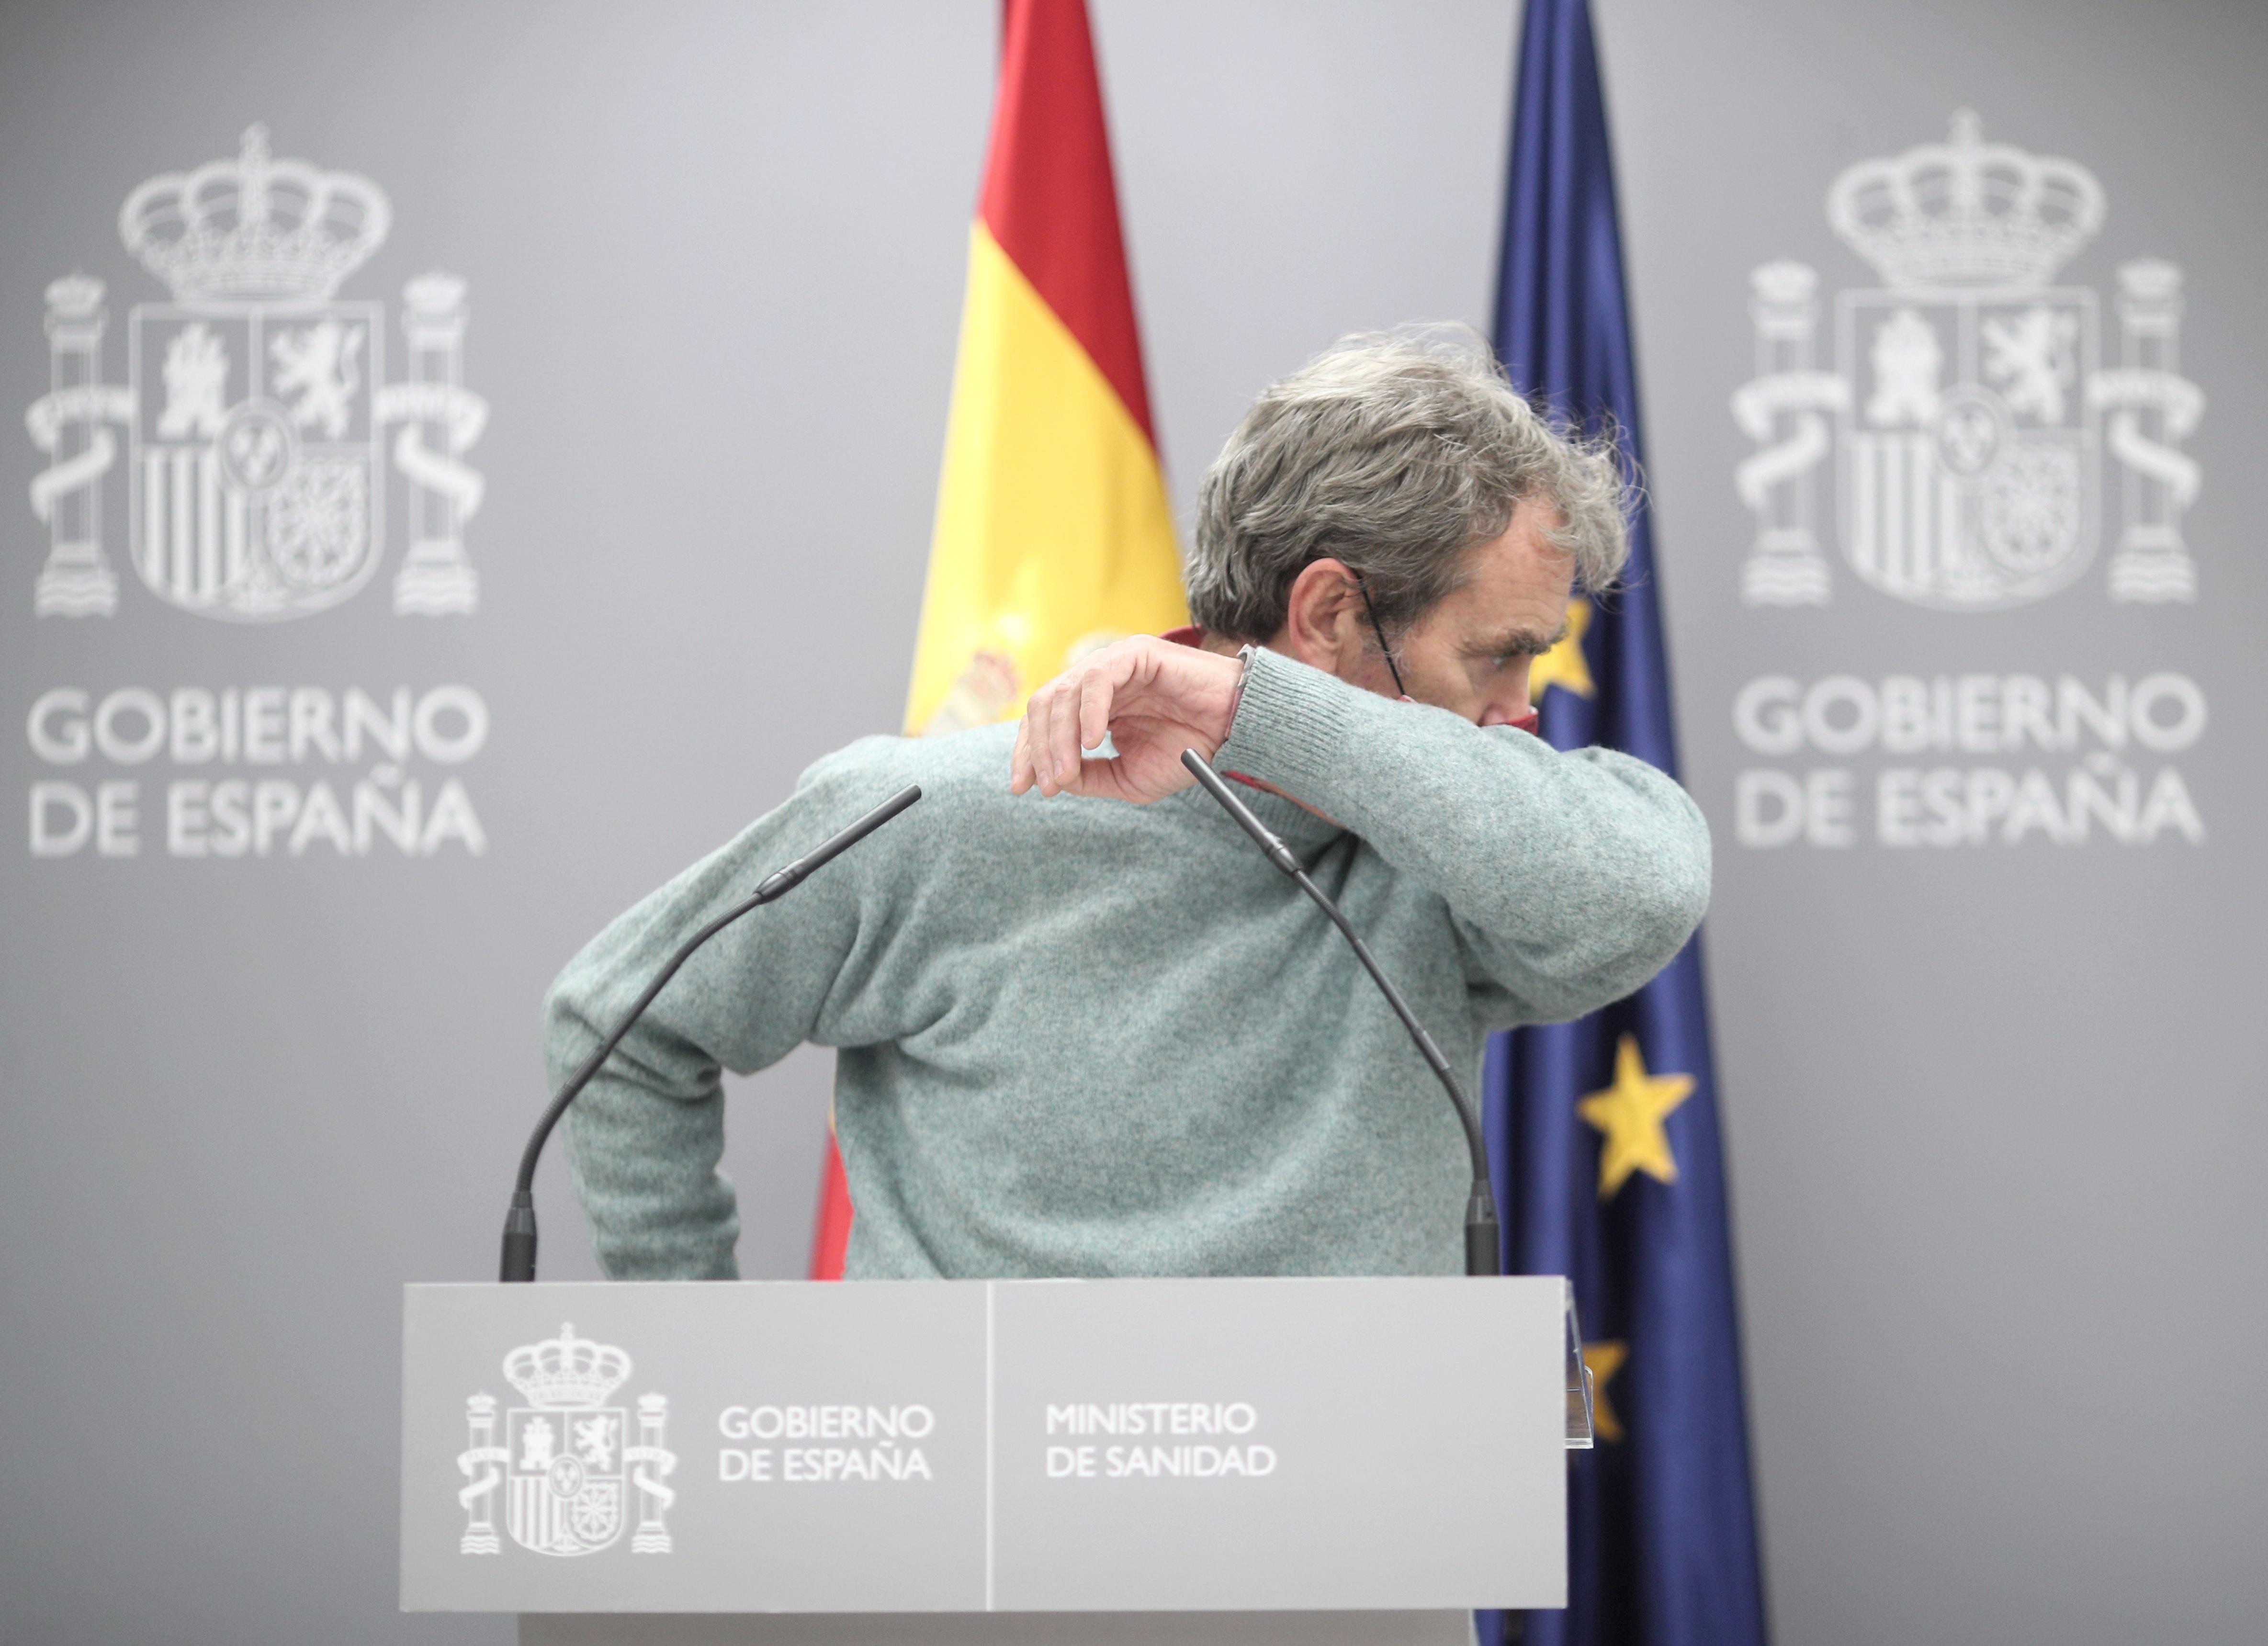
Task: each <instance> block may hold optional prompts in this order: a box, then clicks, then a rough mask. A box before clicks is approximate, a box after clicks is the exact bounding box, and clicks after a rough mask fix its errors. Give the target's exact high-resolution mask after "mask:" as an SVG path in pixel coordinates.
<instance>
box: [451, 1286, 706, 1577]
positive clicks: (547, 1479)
mask: <svg viewBox="0 0 2268 1646" xmlns="http://www.w3.org/2000/svg"><path fill="white" fill-rule="evenodd" d="M629 1377H630V1356H628V1355H627V1354H625V1353H623V1352H622V1350H621V1349H619V1348H615V1347H613V1346H612V1345H611V1344H607V1343H594V1342H593V1341H590V1340H589V1339H588V1338H581V1337H578V1336H576V1335H575V1328H574V1327H573V1326H561V1327H560V1328H559V1335H558V1336H557V1337H553V1338H546V1339H545V1340H544V1341H541V1342H540V1343H525V1344H522V1345H521V1346H520V1347H519V1348H515V1349H513V1350H512V1353H510V1354H509V1355H506V1356H504V1378H505V1380H506V1381H507V1382H509V1383H510V1384H511V1385H512V1387H514V1388H516V1389H518V1390H519V1392H520V1393H521V1395H522V1396H524V1397H525V1398H526V1400H527V1405H525V1406H519V1407H512V1408H511V1409H510V1410H508V1411H504V1412H502V1413H499V1412H498V1410H497V1400H496V1397H495V1396H494V1395H490V1394H475V1395H474V1396H473V1397H472V1398H471V1399H470V1400H468V1401H467V1402H466V1403H465V1407H466V1411H465V1416H466V1422H467V1423H468V1426H469V1428H470V1430H471V1444H470V1445H469V1446H468V1447H467V1448H466V1450H465V1451H464V1452H463V1453H462V1454H461V1455H460V1456H459V1458H458V1459H457V1467H458V1470H459V1471H460V1473H463V1474H464V1475H465V1477H466V1479H467V1481H468V1484H467V1485H466V1486H465V1487H464V1488H462V1489H460V1491H459V1492H458V1494H457V1500H458V1502H459V1503H460V1504H461V1505H462V1506H463V1508H464V1510H465V1512H466V1514H467V1516H468V1520H467V1522H466V1525H465V1530H464V1533H463V1535H462V1537H461V1538H460V1539H459V1542H458V1547H459V1548H460V1550H461V1551H462V1552H463V1553H464V1554H497V1552H498V1551H499V1550H500V1549H501V1548H502V1547H503V1545H502V1543H501V1542H500V1541H499V1539H497V1532H496V1498H497V1489H498V1488H503V1492H504V1528H505V1530H506V1531H508V1532H511V1533H512V1541H513V1542H515V1543H517V1544H519V1546H520V1547H522V1548H524V1549H530V1550H533V1551H534V1553H536V1554H563V1555H564V1554H596V1553H598V1551H600V1549H603V1548H606V1547H608V1545H610V1544H612V1543H614V1542H615V1540H616V1539H619V1538H620V1537H621V1536H622V1531H623V1528H624V1527H625V1525H628V1524H629V1519H630V1503H629V1499H630V1494H631V1493H632V1492H633V1491H635V1493H636V1494H637V1500H638V1501H637V1530H636V1531H635V1532H633V1533H632V1535H631V1539H630V1549H631V1552H632V1553H634V1554H667V1553H669V1551H670V1547H671V1539H670V1533H669V1526H668V1523H667V1519H666V1517H667V1514H668V1510H669V1506H670V1505H671V1504H672V1503H674V1502H676V1500H677V1494H676V1492H675V1491H674V1489H673V1488H671V1487H669V1486H668V1485H667V1484H666V1481H665V1477H666V1476H667V1475H669V1474H670V1473H674V1471H675V1469H676V1467H677V1457H676V1454H675V1453H674V1452H672V1451H668V1450H667V1449H666V1446H665V1445H664V1444H663V1431H664V1429H666V1425H667V1422H668V1418H669V1402H668V1400H666V1398H665V1397H664V1396H662V1395H659V1394H645V1395H641V1396H640V1397H639V1398H638V1402H637V1416H636V1422H637V1428H636V1429H635V1432H634V1431H633V1429H632V1428H631V1421H632V1419H631V1413H630V1409H629V1408H628V1407H622V1406H615V1405H610V1404H608V1401H609V1400H610V1398H611V1397H612V1396H613V1394H614V1392H615V1390H616V1389H617V1388H619V1387H620V1386H621V1385H622V1383H623V1382H624V1381H625V1380H627V1379H628V1378H629ZM499 1417H501V1418H502V1419H503V1433H502V1435H501V1436H499V1435H498V1433H497V1419H498V1418H499Z"/></svg>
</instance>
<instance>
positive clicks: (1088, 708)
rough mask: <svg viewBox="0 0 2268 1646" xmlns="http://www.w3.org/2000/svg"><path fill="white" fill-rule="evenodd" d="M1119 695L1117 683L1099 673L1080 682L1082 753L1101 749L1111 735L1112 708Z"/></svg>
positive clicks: (1080, 747) (1087, 676)
mask: <svg viewBox="0 0 2268 1646" xmlns="http://www.w3.org/2000/svg"><path fill="white" fill-rule="evenodd" d="M1117 694H1118V693H1117V682H1116V681H1115V680H1110V679H1109V678H1108V677H1107V676H1104V675H1102V674H1101V672H1095V673H1090V674H1088V675H1086V676H1085V677H1084V678H1082V679H1081V680H1080V681H1079V750H1080V752H1081V753H1085V752H1086V750H1088V749H1098V748H1101V746H1102V739H1103V738H1106V737H1108V736H1109V735H1110V706H1111V703H1112V702H1113V700H1114V699H1115V698H1116V696H1117Z"/></svg>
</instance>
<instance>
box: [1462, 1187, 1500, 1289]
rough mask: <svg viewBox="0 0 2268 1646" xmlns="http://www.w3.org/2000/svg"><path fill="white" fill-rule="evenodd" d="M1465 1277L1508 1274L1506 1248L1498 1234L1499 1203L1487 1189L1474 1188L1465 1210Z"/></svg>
mask: <svg viewBox="0 0 2268 1646" xmlns="http://www.w3.org/2000/svg"><path fill="white" fill-rule="evenodd" d="M1465 1273H1466V1274H1467V1275H1475V1276H1478V1275H1501V1274H1503V1273H1504V1245H1503V1242H1502V1240H1501V1239H1500V1238H1499V1234H1498V1231H1497V1221H1496V1202H1495V1200H1494V1197H1493V1196H1487V1195H1485V1192H1484V1188H1483V1187H1482V1186H1481V1185H1479V1184H1476V1185H1474V1187H1473V1198H1472V1201H1471V1202H1470V1203H1469V1204H1468V1205H1467V1206H1466V1208H1465Z"/></svg>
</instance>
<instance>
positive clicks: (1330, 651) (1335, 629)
mask: <svg viewBox="0 0 2268 1646" xmlns="http://www.w3.org/2000/svg"><path fill="white" fill-rule="evenodd" d="M1361 603H1362V596H1361V594H1360V593H1359V592H1358V590H1357V589H1356V587H1355V581H1354V574H1353V573H1352V572H1351V571H1349V570H1348V569H1346V565H1345V563H1344V562H1341V561H1337V560H1330V559H1324V560H1318V561H1314V562H1310V563H1309V564H1308V565H1307V566H1306V567H1304V568H1302V569H1301V570H1300V575H1299V576H1298V577H1294V578H1293V579H1292V593H1291V597H1290V599H1288V600H1287V601H1286V602H1285V613H1284V632H1283V634H1282V635H1281V636H1278V639H1277V640H1275V641H1273V642H1270V646H1269V650H1271V651H1280V652H1282V653H1284V654H1285V656H1286V657H1292V658H1298V659H1299V660H1300V662H1302V663H1304V664H1307V665H1308V666H1309V667H1311V668H1317V669H1321V670H1322V671H1323V672H1324V673H1326V674H1337V673H1338V672H1340V669H1339V665H1341V664H1342V663H1345V662H1351V661H1352V660H1353V659H1354V658H1355V657H1356V655H1357V654H1358V653H1359V650H1360V649H1361V645H1362V635H1361V632H1360V631H1361V622H1362V616H1361Z"/></svg>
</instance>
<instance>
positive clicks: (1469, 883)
mask: <svg viewBox="0 0 2268 1646" xmlns="http://www.w3.org/2000/svg"><path fill="white" fill-rule="evenodd" d="M1213 764H1214V765H1215V767H1217V768H1219V769H1220V770H1222V771H1225V772H1237V773H1241V774H1242V775H1246V776H1249V777H1255V778H1257V779H1259V780H1260V781H1262V782H1263V783H1268V784H1270V786H1272V787H1274V788H1277V789H1279V790H1282V791H1283V792H1284V793H1285V794H1287V795H1290V796H1292V797H1294V798H1296V799H1299V800H1301V801H1304V802H1306V803H1307V805H1310V806H1313V807H1314V808H1315V809H1316V810H1317V811H1320V812H1326V813H1328V814H1329V816H1330V817H1332V818H1333V819H1337V821H1338V822H1340V823H1341V824H1343V825H1344V826H1345V827H1348V828H1350V829H1351V830H1353V831H1354V832H1355V833H1356V834H1359V835H1361V836H1362V838H1363V839H1364V841H1366V842H1367V843H1368V844H1369V845H1370V846H1371V847H1372V848H1373V849H1374V850H1376V851H1377V853H1378V854H1379V856H1381V857H1383V858H1385V859H1386V860H1387V861H1388V863H1391V864H1393V865H1394V866H1395V868H1396V869H1399V870H1401V871H1403V872H1404V873H1406V874H1409V875H1410V876H1411V877H1413V878H1416V879H1417V880H1418V882H1419V883H1420V884H1421V885H1425V886H1426V887H1428V888H1429V889H1431V890H1432V892H1433V893H1435V894H1437V895H1438V896H1440V898H1441V899H1442V900H1443V901H1444V902H1446V903H1447V905H1448V906H1449V910H1450V913H1451V914H1452V915H1454V916H1455V917H1456V920H1457V922H1458V926H1459V930H1460V931H1461V932H1462V934H1463V936H1464V937H1465V940H1466V943H1467V944H1468V947H1469V949H1470V951H1471V952H1472V958H1473V959H1474V961H1475V962H1476V970H1477V971H1478V972H1479V973H1480V974H1482V975H1483V976H1484V978H1485V979H1486V980H1487V981H1491V982H1492V983H1494V984H1496V985H1497V986H1499V987H1500V988H1503V989H1505V990H1506V991H1508V992H1509V994H1510V996H1511V997H1512V999H1511V1002H1510V1008H1509V1013H1508V1015H1509V1017H1510V1018H1516V1019H1517V1020H1519V1021H1523V1022H1543V1021H1553V1020H1557V1019H1560V1018H1572V1017H1578V1016H1580V1015H1581V1014H1582V1013H1584V1012H1586V1011H1591V1010H1596V1009H1597V1008H1598V1007H1600V1006H1602V1005H1605V1004H1607V1003H1609V1002H1610V1001H1614V1000H1618V999H1620V998H1622V997H1623V996H1625V995H1627V994H1629V993H1631V991H1632V990H1633V989H1636V988H1638V986H1639V985H1641V984H1642V983H1644V982H1645V981H1646V980H1647V979H1648V978H1650V977H1652V976H1653V974H1655V973H1656V972H1658V971H1660V970H1661V968H1662V967H1663V966H1666V965H1668V962H1669V961H1670V959H1672V958H1673V957H1674V956H1675V954H1676V952H1677V951H1678V950H1679V948H1681V947H1682V946H1683V944H1684V943H1685V940H1686V939H1687V938H1688V937H1690V936H1691V935H1692V932H1693V930H1694V928H1695V927H1696V926H1697V925H1698V924H1699V923H1700V920H1701V915H1702V913H1703V911H1704V910H1705V908H1707V906H1708V901H1709V874H1710V862H1709V830H1708V825H1707V824H1706V823H1705V821H1704V820H1703V819H1702V816H1701V811H1700V808H1699V807H1698V806H1697V805H1694V804H1693V801H1692V799H1691V798H1690V797H1689V796H1688V795H1687V794H1686V793H1685V791H1684V790H1683V789H1681V788H1679V787H1678V786H1677V784H1676V783H1675V782H1673V781H1672V780H1671V779H1670V778H1669V777H1668V776H1667V775H1664V774H1663V773H1661V772H1660V771H1657V770H1656V769H1655V768H1653V767H1651V766H1648V765H1646V763H1645V762H1644V761H1637V760H1633V759H1631V758H1630V757H1629V756H1627V755H1623V754H1617V753H1613V752H1611V751H1609V750H1603V749H1586V750H1581V751H1579V752H1577V753H1572V754H1563V753H1559V752H1558V751H1557V750H1555V749H1553V748H1552V747H1551V746H1550V745H1549V744H1547V743H1545V742H1543V740H1542V739H1541V738H1535V737H1531V736H1529V735H1528V733H1527V732H1524V731H1515V730H1513V728H1511V727H1509V726H1491V727H1482V726H1476V725H1474V724H1472V723H1471V722H1469V721H1467V720H1464V719H1462V718H1460V717H1459V716H1456V715H1454V714H1452V713H1450V712H1449V711H1447V709H1431V708H1427V707H1425V706H1422V705H1418V704H1413V703H1408V702H1392V701H1390V700H1388V699H1387V698H1384V697H1381V696H1379V695H1377V694H1374V693H1370V692H1366V691H1362V690H1360V689H1359V688H1358V687H1352V686H1349V685H1347V684H1345V683H1344V681H1341V680H1337V679H1335V678H1333V677H1332V676H1330V675H1328V674H1325V673H1323V672H1322V671H1320V670H1317V669H1312V668H1309V667H1307V665H1304V664H1301V663H1298V662H1295V661H1293V660H1292V659H1290V658H1285V657H1282V656H1280V655H1278V654H1277V653H1275V652H1271V651H1266V650H1262V651H1258V652H1256V654H1255V656H1254V659H1253V665H1252V668H1251V671H1250V672H1249V673H1248V675H1247V676H1246V679H1245V683H1244V694H1243V696H1242V699H1241V702H1239V705H1238V708H1237V711H1236V719H1235V723H1234V724H1233V726H1232V727H1231V729H1230V733H1229V737H1228V740H1227V741H1226V743H1225V744H1223V745H1222V746H1221V748H1220V751H1219V754H1218V755H1217V756H1216V757H1215V759H1214V761H1213Z"/></svg>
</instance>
